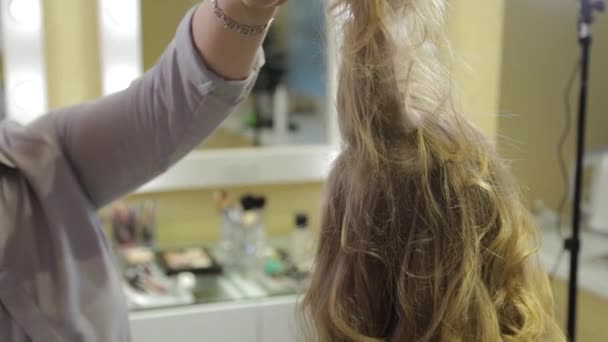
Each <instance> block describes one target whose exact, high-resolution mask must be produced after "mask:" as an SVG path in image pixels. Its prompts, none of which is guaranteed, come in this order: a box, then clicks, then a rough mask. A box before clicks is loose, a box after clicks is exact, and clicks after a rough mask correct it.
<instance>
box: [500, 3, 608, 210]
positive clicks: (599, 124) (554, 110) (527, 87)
mask: <svg viewBox="0 0 608 342" xmlns="http://www.w3.org/2000/svg"><path fill="white" fill-rule="evenodd" d="M576 7H577V5H576V1H570V0H553V1H529V0H510V1H507V2H506V10H505V35H504V49H503V51H504V56H503V64H502V82H501V99H500V110H501V113H503V114H505V115H502V116H501V117H500V119H499V123H498V134H499V136H500V138H499V146H500V147H501V150H502V151H503V152H504V155H505V157H507V158H508V159H510V160H512V162H513V169H514V171H515V174H516V175H517V177H518V178H519V179H520V180H521V181H522V182H523V184H524V185H525V186H526V187H527V188H528V190H527V192H526V195H527V198H528V199H537V198H539V199H542V200H544V201H545V202H546V203H547V204H548V205H550V206H551V207H556V204H557V202H558V200H559V197H560V196H561V193H562V191H563V187H562V181H561V179H560V175H559V170H558V162H557V152H556V151H557V147H556V146H557V142H558V139H559V135H560V132H561V130H562V128H563V126H564V124H565V119H564V112H565V109H564V108H565V107H564V104H563V93H564V88H565V85H566V81H567V79H568V76H569V73H570V72H571V70H572V69H573V66H574V64H575V62H576V61H577V60H578V58H579V57H578V56H579V55H578V46H577V44H576V28H575V23H576V12H577V8H576ZM597 19H598V20H597V22H596V24H595V25H594V31H595V41H594V46H593V51H592V65H591V70H592V74H591V83H590V87H591V88H590V94H589V96H590V101H589V119H588V125H587V127H588V133H589V135H588V139H587V141H588V143H589V147H590V148H595V147H600V146H607V145H608V115H607V114H608V113H607V111H608V96H607V90H608V65H607V63H608V62H607V61H608V16H606V15H598V17H597ZM572 95H573V96H572V103H573V105H575V104H576V98H577V96H578V95H577V88H575V89H574V91H573V93H572ZM572 113H573V118H572V122H573V123H574V114H575V113H576V106H573V111H572ZM573 133H574V132H573ZM573 142H574V134H571V135H570V139H569V140H568V145H567V146H568V147H567V153H568V156H567V159H566V160H567V161H568V162H569V163H570V162H571V161H572V160H573V159H572V158H573V146H574V145H573Z"/></svg>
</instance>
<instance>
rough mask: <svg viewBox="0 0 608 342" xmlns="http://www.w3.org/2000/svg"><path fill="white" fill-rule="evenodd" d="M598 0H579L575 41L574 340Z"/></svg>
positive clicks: (600, 4)
mask: <svg viewBox="0 0 608 342" xmlns="http://www.w3.org/2000/svg"><path fill="white" fill-rule="evenodd" d="M603 9H604V3H603V1H602V0H595V1H593V0H581V7H580V18H579V43H580V45H581V79H580V96H579V102H578V122H577V135H576V166H575V174H574V199H573V203H572V206H573V207H572V237H570V238H569V239H567V240H566V245H565V246H566V249H568V250H569V251H570V282H569V284H568V341H570V342H574V341H575V340H576V302H577V288H578V257H579V252H580V223H581V196H582V187H583V186H582V185H583V158H584V155H585V129H586V126H585V125H586V119H587V85H588V84H587V83H588V80H589V50H590V47H591V24H592V22H593V12H594V11H596V10H597V11H602V10H603Z"/></svg>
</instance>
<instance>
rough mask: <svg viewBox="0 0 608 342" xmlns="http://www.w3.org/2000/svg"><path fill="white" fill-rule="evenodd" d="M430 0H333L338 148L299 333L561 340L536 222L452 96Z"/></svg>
mask: <svg viewBox="0 0 608 342" xmlns="http://www.w3.org/2000/svg"><path fill="white" fill-rule="evenodd" d="M445 5H446V4H445V1H442V0H336V1H335V2H334V4H333V6H332V8H331V10H330V11H331V17H332V18H334V19H337V20H336V21H337V23H334V24H337V25H339V31H340V32H341V39H340V44H341V47H340V51H341V56H340V68H339V74H338V76H339V81H338V84H339V89H338V97H337V107H338V118H339V124H340V130H341V134H342V139H343V149H342V153H341V155H340V156H339V157H338V159H337V161H336V162H335V165H334V167H333V171H332V172H331V175H330V177H329V180H328V182H327V185H326V194H325V198H324V205H323V217H322V224H321V232H320V237H319V245H318V250H317V253H316V260H315V268H314V272H313V277H312V282H311V285H310V289H309V290H308V291H307V293H306V295H305V297H304V301H303V303H302V304H303V305H302V309H303V311H304V313H305V314H304V316H305V317H306V319H307V321H308V323H309V333H310V334H309V335H308V338H307V339H309V340H318V341H323V342H325V341H331V342H339V341H539V340H543V339H547V340H550V341H561V340H564V338H563V336H562V333H561V332H560V330H559V328H558V327H557V325H556V324H555V321H554V318H553V313H552V311H553V299H552V294H551V288H550V285H549V281H548V278H547V276H546V273H545V272H544V271H543V270H542V268H541V267H540V266H539V264H538V260H537V256H536V252H537V249H538V239H537V236H536V234H537V229H536V226H535V225H534V222H533V220H532V218H531V216H530V214H529V213H528V211H527V210H526V208H525V207H524V206H523V205H522V200H521V198H520V193H519V187H518V185H517V183H516V182H514V180H513V177H512V176H511V174H510V173H509V171H508V170H507V167H506V165H505V162H504V161H503V160H501V159H500V158H499V156H498V155H497V153H496V151H495V148H494V146H493V144H492V143H490V142H489V141H488V139H487V138H486V137H484V135H483V134H482V133H481V132H480V131H479V130H478V129H477V128H476V127H475V126H474V125H473V124H472V123H471V122H470V121H469V119H467V118H466V117H465V116H464V115H463V114H462V113H461V112H460V111H459V110H457V109H456V106H455V105H454V100H453V98H452V91H451V88H452V87H451V82H450V74H449V72H448V71H447V70H446V69H445V68H444V67H443V66H442V64H441V63H440V60H441V59H442V58H443V57H444V56H446V54H444V53H442V51H443V50H442V48H443V47H444V46H445V45H446V43H447V42H446V41H445V39H446V38H445V34H444V32H443V26H444V25H443V21H444V10H445Z"/></svg>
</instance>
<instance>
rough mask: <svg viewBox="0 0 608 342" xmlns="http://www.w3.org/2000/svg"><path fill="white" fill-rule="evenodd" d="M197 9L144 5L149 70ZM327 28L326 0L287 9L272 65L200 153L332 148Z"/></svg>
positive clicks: (270, 49) (270, 51)
mask: <svg viewBox="0 0 608 342" xmlns="http://www.w3.org/2000/svg"><path fill="white" fill-rule="evenodd" d="M311 2H313V3H317V4H316V6H311V4H310V3H311ZM220 4H221V3H220ZM192 5H193V2H192V1H191V0H174V1H150V0H144V1H141V36H142V59H143V69H144V70H148V69H149V68H151V67H152V66H153V65H154V63H155V62H156V60H157V59H158V58H159V56H160V54H161V53H162V52H163V50H164V49H165V47H166V45H167V44H168V43H169V41H170V40H171V38H172V37H173V34H174V32H175V27H176V26H177V25H178V23H179V21H180V20H181V19H182V17H183V14H184V13H186V12H187V11H188V9H190V8H191V7H192ZM323 27H324V19H323V4H322V1H321V0H313V1H291V2H289V3H288V4H287V5H286V6H285V7H283V8H281V10H280V12H279V14H278V15H277V17H276V18H275V21H274V22H273V25H272V26H271V28H270V30H269V32H268V35H267V38H266V40H265V42H264V51H265V55H266V64H265V66H264V67H263V68H262V70H261V71H260V75H259V78H258V81H257V83H256V85H255V87H254V89H253V91H252V94H251V96H249V98H248V99H247V100H246V101H245V102H244V103H243V104H241V106H239V108H238V109H237V110H236V112H235V113H234V114H233V115H230V116H229V117H228V118H227V119H226V121H225V122H224V123H223V124H222V126H221V127H220V128H219V129H218V130H217V131H216V132H215V133H214V134H213V135H212V136H211V137H209V138H208V139H207V140H206V141H205V142H204V143H203V144H202V145H201V146H200V147H199V149H203V150H208V149H227V148H249V147H267V146H284V145H320V144H326V143H327V142H328V133H327V132H328V130H327V117H328V116H327V110H326V109H327V104H326V102H327V101H326V98H327V96H326V94H327V87H326V86H325V84H326V75H327V72H326V69H327V66H326V64H327V63H326V62H325V61H326V59H327V53H326V49H325V43H324V41H325V39H324V37H325V32H324V28H323Z"/></svg>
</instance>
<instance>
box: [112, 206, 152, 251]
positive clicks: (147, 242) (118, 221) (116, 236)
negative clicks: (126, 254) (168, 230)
mask: <svg viewBox="0 0 608 342" xmlns="http://www.w3.org/2000/svg"><path fill="white" fill-rule="evenodd" d="M156 212H157V205H156V202H154V201H143V202H140V203H138V204H136V205H131V206H129V205H127V204H126V203H124V202H116V203H115V204H114V205H113V206H112V208H111V211H110V221H111V226H112V231H111V234H112V241H113V242H114V244H115V245H116V246H118V247H120V248H125V247H132V246H138V245H143V246H148V247H154V245H155V243H156V242H155V241H156Z"/></svg>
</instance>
